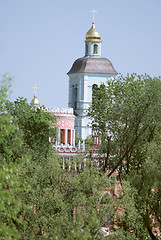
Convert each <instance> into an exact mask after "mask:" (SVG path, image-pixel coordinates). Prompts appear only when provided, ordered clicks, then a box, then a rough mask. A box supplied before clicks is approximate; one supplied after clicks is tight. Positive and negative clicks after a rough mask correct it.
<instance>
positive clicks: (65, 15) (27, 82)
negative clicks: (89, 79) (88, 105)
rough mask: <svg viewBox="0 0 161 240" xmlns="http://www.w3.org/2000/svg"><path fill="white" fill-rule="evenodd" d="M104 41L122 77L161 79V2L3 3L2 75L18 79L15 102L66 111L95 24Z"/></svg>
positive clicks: (25, 0)
mask: <svg viewBox="0 0 161 240" xmlns="http://www.w3.org/2000/svg"><path fill="white" fill-rule="evenodd" d="M93 8H94V9H96V10H97V14H96V16H95V23H96V24H95V25H96V28H97V29H98V31H99V32H100V34H101V37H102V56H103V57H106V58H108V59H109V60H110V61H111V62H112V63H113V66H114V68H115V69H116V71H117V72H121V73H123V74H126V73H133V72H135V73H138V74H144V73H147V74H150V75H151V76H159V75H161V0H98V1H96V0H80V1H77V0H68V1H67V0H66V1H65V0H64V1H63V0H59V1H55V0H0V74H1V75H2V74H4V73H6V72H8V73H10V74H11V75H12V76H14V82H13V86H12V90H13V93H12V96H11V100H12V101H13V100H14V99H15V98H17V97H18V96H23V97H25V98H27V99H28V101H29V102H30V101H31V99H32V98H33V95H34V92H33V89H32V86H34V84H35V83H36V84H37V85H38V86H39V88H40V89H39V90H38V92H37V96H38V99H39V101H40V103H41V104H43V105H45V106H48V107H52V106H60V107H66V106H67V103H68V76H67V75H66V73H67V72H68V71H69V69H70V68H71V66H72V64H73V62H74V61H75V60H76V59H77V58H79V57H82V56H84V40H85V34H86V32H87V31H88V30H89V28H90V27H91V24H92V14H91V13H90V11H91V10H92V9H93Z"/></svg>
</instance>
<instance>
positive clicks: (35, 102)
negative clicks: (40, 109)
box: [30, 84, 40, 106]
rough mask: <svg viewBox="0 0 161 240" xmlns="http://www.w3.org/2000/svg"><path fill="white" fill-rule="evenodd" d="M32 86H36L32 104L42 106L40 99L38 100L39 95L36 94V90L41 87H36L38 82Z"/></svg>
mask: <svg viewBox="0 0 161 240" xmlns="http://www.w3.org/2000/svg"><path fill="white" fill-rule="evenodd" d="M32 88H34V90H35V94H34V98H33V99H32V101H31V103H30V104H31V105H34V106H40V103H39V101H38V99H37V96H36V90H37V89H39V88H38V87H36V84H35V86H34V87H32Z"/></svg>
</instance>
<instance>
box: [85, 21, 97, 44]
mask: <svg viewBox="0 0 161 240" xmlns="http://www.w3.org/2000/svg"><path fill="white" fill-rule="evenodd" d="M85 41H86V42H101V35H100V34H99V32H98V31H97V29H96V28H95V24H94V22H93V23H92V27H91V28H90V29H89V31H88V32H87V33H86V40H85Z"/></svg>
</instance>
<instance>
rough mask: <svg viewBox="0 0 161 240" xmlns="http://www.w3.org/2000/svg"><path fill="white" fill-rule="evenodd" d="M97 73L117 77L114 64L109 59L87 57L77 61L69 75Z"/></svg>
mask: <svg viewBox="0 0 161 240" xmlns="http://www.w3.org/2000/svg"><path fill="white" fill-rule="evenodd" d="M73 73H95V74H111V75H117V72H116V71H115V69H114V67H113V65H112V63H111V62H110V61H109V60H108V59H107V58H102V57H99V56H97V57H96V56H85V57H83V58H79V59H77V60H76V61H75V62H74V63H73V66H72V67H71V69H70V71H69V72H68V73H67V74H73Z"/></svg>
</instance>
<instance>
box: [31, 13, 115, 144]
mask: <svg viewBox="0 0 161 240" xmlns="http://www.w3.org/2000/svg"><path fill="white" fill-rule="evenodd" d="M92 12H93V21H92V26H91V28H90V29H89V31H88V32H87V33H86V36H85V55H84V57H81V58H78V59H77V60H75V62H74V63H73V65H72V67H71V69H70V70H69V72H68V73H67V75H68V76H69V95H68V108H58V109H55V108H48V109H47V111H49V112H50V113H51V114H54V115H56V117H57V129H58V136H57V143H56V145H57V146H58V145H60V144H61V146H67V145H68V147H70V148H71V146H73V147H75V137H77V138H80V139H82V140H85V139H86V138H87V137H89V136H93V135H94V133H93V132H92V128H91V126H90V119H89V118H88V117H87V111H88V108H89V106H90V105H91V104H92V96H93V90H94V87H95V86H97V87H100V85H101V84H103V83H106V81H107V79H110V78H112V77H115V76H116V75H117V72H116V70H115V69H114V67H113V65H112V63H111V62H110V61H109V60H108V59H107V58H105V57H102V56H101V45H102V40H101V35H100V33H99V32H98V30H97V29H96V27H95V19H94V13H95V10H94V9H93V11H92ZM34 88H35V90H36V86H35V87H34ZM31 104H32V105H35V106H39V102H38V99H37V97H36V91H35V95H34V99H33V100H32V101H31Z"/></svg>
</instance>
